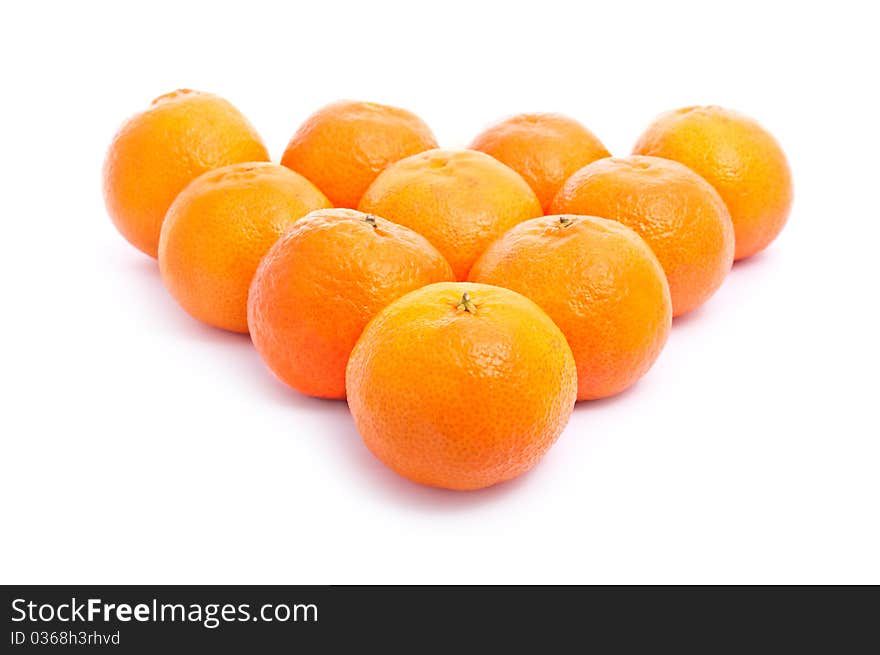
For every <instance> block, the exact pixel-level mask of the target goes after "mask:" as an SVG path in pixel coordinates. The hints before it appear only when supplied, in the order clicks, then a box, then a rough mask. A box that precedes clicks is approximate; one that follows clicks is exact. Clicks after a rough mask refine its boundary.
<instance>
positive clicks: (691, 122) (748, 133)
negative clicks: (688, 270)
mask: <svg viewBox="0 0 880 655" xmlns="http://www.w3.org/2000/svg"><path fill="white" fill-rule="evenodd" d="M633 153H634V154H637V155H654V156H656V157H665V158H666V159H674V160H675V161H678V162H681V163H682V164H684V165H685V166H687V167H688V168H691V169H692V170H694V171H696V172H697V173H699V174H700V175H701V176H702V177H703V178H705V179H706V180H707V181H708V182H709V183H710V184H711V185H712V186H713V187H715V189H717V190H718V193H720V194H721V197H722V198H723V199H724V202H725V204H726V205H727V209H728V210H729V211H730V216H731V218H732V219H733V226H734V230H735V231H736V255H735V257H736V259H745V258H746V257H751V256H752V255H754V254H755V253H757V252H760V251H761V250H763V249H764V248H766V247H767V246H769V245H770V243H771V242H772V241H773V240H774V239H775V238H776V237H777V236H778V235H779V233H780V232H781V231H782V228H783V227H785V223H786V221H787V220H788V215H789V213H790V211H791V203H792V199H793V193H794V192H793V188H792V180H791V170H790V168H789V165H788V160H787V159H786V157H785V153H784V152H783V151H782V148H781V147H780V145H779V143H778V142H777V141H776V139H774V138H773V136H772V135H771V134H770V133H769V132H767V130H765V129H764V128H763V127H761V125H760V124H758V122H757V121H755V120H753V119H751V118H749V117H748V116H744V115H743V114H739V113H737V112H735V111H732V110H730V109H724V108H723V107H716V106H709V107H685V108H684V109H678V110H676V111H670V112H667V113H665V114H662V115H661V116H659V117H658V118H657V119H656V120H655V121H654V122H653V123H652V124H651V126H650V127H649V128H648V129H647V130H646V131H645V133H644V134H642V136H641V138H640V139H639V140H638V143H636V145H635V148H634V149H633Z"/></svg>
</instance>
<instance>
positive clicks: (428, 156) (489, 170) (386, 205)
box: [358, 150, 543, 280]
mask: <svg viewBox="0 0 880 655" xmlns="http://www.w3.org/2000/svg"><path fill="white" fill-rule="evenodd" d="M358 208H359V209H360V210H361V211H364V212H369V213H371V214H377V215H379V216H384V217H385V218H387V219H388V220H389V221H394V222H395V223H400V224H401V225H406V226H407V227H409V228H411V229H413V230H415V231H416V232H418V233H419V234H422V235H424V236H425V237H427V239H428V241H430V242H431V243H433V244H434V245H435V246H436V247H437V249H438V250H439V251H440V252H441V253H443V255H444V256H445V257H446V259H447V261H448V262H449V263H450V264H452V270H453V271H454V272H455V275H456V277H457V278H458V279H459V280H464V279H466V278H467V274H468V271H469V270H470V268H471V264H473V262H474V260H475V259H476V258H477V257H478V256H479V255H480V253H481V252H483V250H485V249H486V246H488V245H489V244H490V243H491V242H492V241H493V240H494V239H495V238H497V237H498V236H499V235H501V234H502V233H503V232H504V231H505V230H507V229H508V228H510V227H513V226H514V225H516V224H517V223H519V222H521V221H524V220H526V219H528V218H534V217H535V216H540V215H541V214H542V213H543V212H542V210H541V203H540V202H539V201H538V197H537V196H536V195H535V192H534V191H532V189H531V188H530V187H529V185H528V184H526V182H525V180H523V179H522V177H520V175H519V174H518V173H517V172H516V171H514V170H513V169H511V168H509V167H507V166H505V165H504V164H502V163H501V162H499V161H498V160H497V159H494V158H492V157H490V156H489V155H487V154H485V153H482V152H477V151H475V150H429V151H427V152H423V153H420V154H418V155H413V156H412V157H407V158H406V159H402V160H401V161H399V162H397V163H396V164H392V165H391V166H389V167H388V168H386V169H385V170H384V171H383V172H382V173H381V174H380V175H379V177H377V178H376V181H375V182H373V184H372V185H370V188H369V189H367V192H366V193H365V194H364V197H363V198H362V199H361V202H360V206H359V207H358Z"/></svg>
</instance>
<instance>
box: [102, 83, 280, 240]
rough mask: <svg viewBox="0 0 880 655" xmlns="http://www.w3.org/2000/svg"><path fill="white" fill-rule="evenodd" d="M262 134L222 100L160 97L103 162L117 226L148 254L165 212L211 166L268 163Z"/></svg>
mask: <svg viewBox="0 0 880 655" xmlns="http://www.w3.org/2000/svg"><path fill="white" fill-rule="evenodd" d="M268 160H269V154H268V153H267V152H266V147H265V146H264V145H263V142H262V141H261V140H260V136H259V135H258V134H257V132H256V130H254V128H253V127H252V126H251V124H250V123H249V122H248V121H247V119H246V118H245V117H244V116H242V115H241V113H240V112H239V111H238V110H237V109H236V108H235V107H233V106H232V105H231V104H230V103H229V102H227V101H226V100H224V99H223V98H219V97H217V96H215V95H212V94H210V93H200V92H198V91H191V90H189V89H180V90H178V91H174V92H172V93H168V94H165V95H163V96H159V97H158V98H156V99H155V100H153V103H152V105H150V108H149V109H147V110H146V111H144V112H141V113H140V114H137V115H135V116H133V117H132V118H130V119H129V120H128V121H127V122H126V123H125V124H124V125H123V126H122V127H121V128H120V129H119V132H118V133H117V134H116V136H115V137H114V138H113V142H112V143H111V144H110V149H109V151H108V152H107V158H106V160H105V161H104V199H105V202H106V204H107V211H108V212H109V214H110V218H112V219H113V223H114V224H115V225H116V228H117V229H118V230H119V231H120V232H121V233H122V236H124V237H125V238H126V239H127V240H128V241H129V242H130V243H131V244H132V245H133V246H135V247H136V248H138V249H139V250H142V251H143V252H145V253H146V254H148V255H150V256H151V257H156V255H157V253H158V249H159V232H160V230H161V229H162V221H163V220H164V218H165V212H166V211H167V210H168V207H169V206H170V205H171V202H172V201H173V200H174V198H175V197H176V196H177V194H178V193H180V192H181V191H182V190H183V188H184V187H185V186H186V185H187V184H189V183H190V182H191V181H192V180H194V179H195V178H197V177H198V176H199V175H201V174H202V173H204V172H206V171H209V170H211V169H214V168H219V167H221V166H226V165H227V164H235V163H238V162H248V161H268Z"/></svg>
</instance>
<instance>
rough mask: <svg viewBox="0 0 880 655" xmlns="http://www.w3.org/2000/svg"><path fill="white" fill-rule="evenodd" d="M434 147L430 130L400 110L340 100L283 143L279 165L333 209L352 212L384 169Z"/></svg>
mask: <svg viewBox="0 0 880 655" xmlns="http://www.w3.org/2000/svg"><path fill="white" fill-rule="evenodd" d="M436 147H437V140H436V139H435V138H434V134H433V133H432V132H431V129H430V128H429V127H428V126H427V125H425V123H424V121H422V119H421V118H419V117H418V116H416V115H415V114H413V113H412V112H409V111H407V110H405V109H399V108H397V107H389V106H387V105H379V104H376V103H373V102H356V101H353V100H342V101H339V102H334V103H332V104H330V105H327V106H326V107H323V108H321V109H319V110H318V111H317V112H315V113H314V114H312V115H311V116H310V117H309V118H308V119H306V121H305V123H303V124H302V126H301V127H300V128H299V129H298V130H297V132H296V134H294V135H293V138H292V139H291V140H290V143H288V144H287V149H286V150H285V151H284V156H283V157H282V158H281V163H282V164H283V165H284V166H287V167H288V168H291V169H293V170H295V171H296V172H298V173H300V174H302V175H304V176H305V177H307V178H308V179H310V180H311V181H312V182H314V183H315V185H316V186H317V187H318V188H319V189H321V191H323V192H324V194H325V195H326V196H327V197H328V198H329V199H330V201H331V202H332V203H333V204H334V205H335V206H337V207H348V208H351V209H354V208H355V207H357V205H358V202H359V201H360V199H361V196H362V195H363V194H364V191H366V190H367V187H368V186H370V183H371V182H372V181H373V180H374V179H376V176H377V175H378V174H379V173H380V172H381V171H382V170H383V169H384V168H385V167H386V166H388V164H391V163H393V162H396V161H398V160H399V159H403V158H404V157H409V156H410V155H414V154H416V153H417V152H422V151H423V150H428V149H430V148H436Z"/></svg>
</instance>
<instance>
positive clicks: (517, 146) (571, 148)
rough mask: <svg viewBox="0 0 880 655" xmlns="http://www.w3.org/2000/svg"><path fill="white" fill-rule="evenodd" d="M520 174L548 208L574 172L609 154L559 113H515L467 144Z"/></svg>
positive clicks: (596, 140)
mask: <svg viewBox="0 0 880 655" xmlns="http://www.w3.org/2000/svg"><path fill="white" fill-rule="evenodd" d="M470 147H471V148H473V149H474V150H479V151H481V152H485V153H486V154H487V155H492V156H493V157H494V158H495V159H497V160H498V161H500V162H502V163H504V164H507V165H508V166H510V167H511V168H512V169H513V170H515V171H516V172H517V173H519V174H520V175H522V177H523V179H524V180H525V181H526V182H528V184H529V186H530V187H532V189H533V190H534V192H535V193H536V194H538V200H540V201H541V206H542V207H543V208H544V209H545V210H547V209H548V208H549V207H550V202H551V201H552V200H553V198H554V196H555V195H556V192H557V191H559V187H561V186H562V183H563V182H565V180H567V179H568V178H569V177H570V176H571V175H572V174H573V173H574V172H575V171H577V170H578V169H580V168H583V167H584V166H586V165H587V164H589V163H590V162H592V161H595V160H597V159H602V158H603V157H610V156H611V153H609V152H608V150H607V149H606V148H605V146H604V145H602V142H601V141H599V139H597V138H596V135H595V134H593V133H592V132H590V130H588V129H587V128H585V127H584V126H583V125H581V124H580V123H578V122H577V121H576V120H574V119H573V118H569V117H568V116H564V115H562V114H549V113H536V114H517V115H516V116H511V117H509V118H506V119H504V120H502V121H499V122H498V123H495V124H494V125H491V126H490V127H488V128H487V129H486V130H484V131H483V132H481V133H480V134H479V135H477V137H476V138H475V139H474V140H473V142H472V143H471V145H470Z"/></svg>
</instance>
